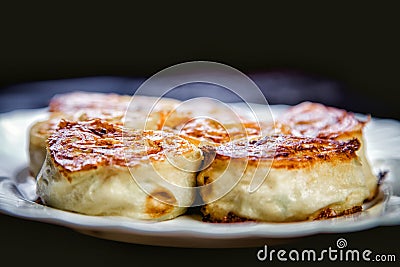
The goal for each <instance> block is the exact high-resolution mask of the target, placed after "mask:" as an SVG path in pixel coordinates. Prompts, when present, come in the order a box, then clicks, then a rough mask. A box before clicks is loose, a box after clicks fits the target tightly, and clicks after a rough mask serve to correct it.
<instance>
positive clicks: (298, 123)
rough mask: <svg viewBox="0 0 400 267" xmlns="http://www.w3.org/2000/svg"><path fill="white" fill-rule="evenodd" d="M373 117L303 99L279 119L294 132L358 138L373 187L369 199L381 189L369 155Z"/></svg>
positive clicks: (280, 129)
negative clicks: (369, 128)
mask: <svg viewBox="0 0 400 267" xmlns="http://www.w3.org/2000/svg"><path fill="white" fill-rule="evenodd" d="M369 120H370V118H369V117H368V118H367V119H366V120H364V121H362V120H359V119H357V118H356V116H355V115H354V114H353V113H351V112H347V111H345V110H343V109H338V108H334V107H328V106H325V105H322V104H319V103H312V102H303V103H301V104H299V105H296V106H294V107H291V108H289V109H288V110H287V111H286V112H284V113H283V114H282V115H281V116H280V117H278V119H277V121H276V125H277V130H278V132H280V133H282V134H286V135H292V136H306V137H313V138H325V139H334V140H344V141H346V140H351V139H354V138H356V139H358V140H359V142H360V145H361V146H360V149H358V150H357V155H358V156H359V158H360V163H361V164H362V165H363V166H364V168H363V169H364V172H365V173H364V174H365V177H366V178H365V179H366V181H367V183H368V187H369V188H370V195H369V199H372V198H373V197H374V196H375V194H376V190H377V178H376V177H375V175H373V173H372V170H371V167H370V164H369V162H368V159H367V157H366V152H365V150H366V148H365V147H366V145H365V140H364V136H363V128H364V126H365V125H366V124H367V123H368V121H369Z"/></svg>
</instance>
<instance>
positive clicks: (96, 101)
mask: <svg viewBox="0 0 400 267" xmlns="http://www.w3.org/2000/svg"><path fill="white" fill-rule="evenodd" d="M130 100H131V98H130V97H129V96H122V95H117V94H104V93H88V92H73V93H67V94H61V95H56V96H54V97H53V98H52V99H51V101H50V104H49V111H50V112H62V113H67V114H73V113H74V112H76V111H81V110H85V109H102V110H104V111H106V110H123V111H125V110H126V109H127V107H128V104H129V102H130Z"/></svg>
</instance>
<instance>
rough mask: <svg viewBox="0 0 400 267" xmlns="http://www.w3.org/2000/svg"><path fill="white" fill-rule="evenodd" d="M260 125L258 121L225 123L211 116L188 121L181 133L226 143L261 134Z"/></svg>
mask: <svg viewBox="0 0 400 267" xmlns="http://www.w3.org/2000/svg"><path fill="white" fill-rule="evenodd" d="M260 132H261V129H260V126H259V125H258V124H257V123H256V122H243V123H237V124H227V125H223V124H221V123H219V122H218V121H216V120H213V119H210V118H196V119H193V120H191V121H189V122H187V123H186V124H185V125H184V126H183V127H182V129H181V131H180V133H181V134H183V135H187V136H190V137H194V138H199V139H204V140H208V141H211V142H214V143H217V144H219V143H226V142H229V141H231V140H233V139H237V138H241V137H246V136H254V135H259V134H260Z"/></svg>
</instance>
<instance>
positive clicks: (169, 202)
mask: <svg viewBox="0 0 400 267" xmlns="http://www.w3.org/2000/svg"><path fill="white" fill-rule="evenodd" d="M176 203H177V202H176V199H175V197H174V195H173V194H172V193H171V192H169V191H168V190H167V189H160V190H158V191H155V192H152V193H151V195H148V196H147V198H146V207H145V212H146V213H147V214H148V215H149V216H150V217H152V218H159V217H161V216H163V215H166V214H168V213H170V212H171V211H172V210H173V209H174V206H173V205H176Z"/></svg>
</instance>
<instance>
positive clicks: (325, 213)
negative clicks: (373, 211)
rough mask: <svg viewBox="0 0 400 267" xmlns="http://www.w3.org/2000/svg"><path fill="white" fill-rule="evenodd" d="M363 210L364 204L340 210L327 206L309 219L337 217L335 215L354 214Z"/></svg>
mask: <svg viewBox="0 0 400 267" xmlns="http://www.w3.org/2000/svg"><path fill="white" fill-rule="evenodd" d="M360 211H362V206H354V207H352V208H350V209H347V210H344V211H341V212H338V211H336V210H334V209H332V208H325V209H323V210H321V211H318V213H317V215H316V216H310V218H309V219H311V220H314V221H317V220H323V219H330V218H335V217H340V216H346V215H350V214H354V213H357V212H360Z"/></svg>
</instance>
